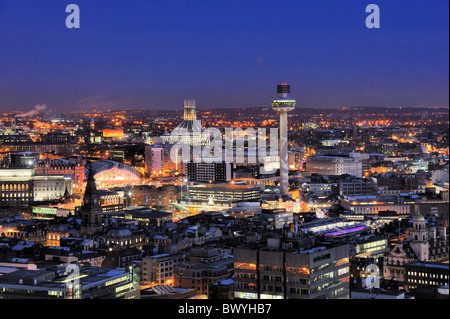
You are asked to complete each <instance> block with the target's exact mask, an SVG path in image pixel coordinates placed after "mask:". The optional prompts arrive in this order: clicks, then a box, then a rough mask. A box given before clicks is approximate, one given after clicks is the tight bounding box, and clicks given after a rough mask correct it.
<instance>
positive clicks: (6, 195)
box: [0, 193, 33, 198]
mask: <svg viewBox="0 0 450 319" xmlns="http://www.w3.org/2000/svg"><path fill="white" fill-rule="evenodd" d="M0 195H1V197H6V198H13V197H14V198H16V197H32V196H33V194H32V193H12V194H5V193H1V194H0Z"/></svg>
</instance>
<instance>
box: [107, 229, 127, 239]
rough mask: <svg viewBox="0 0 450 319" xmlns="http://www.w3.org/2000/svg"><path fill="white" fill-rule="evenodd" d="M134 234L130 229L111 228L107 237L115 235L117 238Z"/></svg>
mask: <svg viewBox="0 0 450 319" xmlns="http://www.w3.org/2000/svg"><path fill="white" fill-rule="evenodd" d="M130 236H133V234H132V233H131V231H130V230H128V229H126V228H125V229H111V230H110V231H109V232H108V233H107V234H106V237H115V238H121V237H130Z"/></svg>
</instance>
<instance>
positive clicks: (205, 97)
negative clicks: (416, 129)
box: [0, 0, 449, 111]
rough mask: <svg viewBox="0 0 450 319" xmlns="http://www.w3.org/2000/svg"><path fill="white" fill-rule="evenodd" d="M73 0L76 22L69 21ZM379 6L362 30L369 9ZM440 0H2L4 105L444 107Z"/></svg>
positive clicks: (444, 7)
mask: <svg viewBox="0 0 450 319" xmlns="http://www.w3.org/2000/svg"><path fill="white" fill-rule="evenodd" d="M70 3H75V4H77V5H79V7H80V10H81V28H80V29H68V28H66V26H65V20H66V17H67V16H68V13H66V12H65V9H66V6H67V5H68V4H70ZM370 3H375V4H377V5H379V7H380V10H381V28H380V29H368V28H367V27H366V25H365V20H366V17H367V15H368V13H366V12H365V8H366V6H367V5H368V4H370ZM448 12H449V1H447V0H431V1H430V0H427V1H425V0H422V1H415V0H409V1H403V0H395V1H393V0H386V1H382V0H370V1H362V0H344V1H341V0H340V1H336V0H333V1H331V0H304V1H300V0H288V1H286V0H284V1H283V0H278V1H264V0H258V1H256V0H255V1H254V0H232V1H225V0H176V1H175V0H165V1H161V0H159V1H154V0H146V1H143V0H142V1H141V0H139V1H138V0H133V1H125V0H110V1H103V0H71V1H65V0H0V111H10V110H24V111H26V110H29V109H32V108H33V107H34V106H35V105H37V104H46V105H47V106H48V109H51V110H56V111H64V110H82V109H92V108H96V109H108V108H110V109H125V108H128V109H162V108H181V107H182V106H183V100H184V99H196V100H197V107H198V108H200V109H201V108H217V107H221V108H224V107H225V108H226V107H246V106H268V105H269V104H270V100H271V99H273V98H275V97H276V85H277V84H278V83H281V82H288V83H290V84H291V92H292V93H291V97H293V98H295V99H297V101H298V104H297V107H336V106H362V105H365V106H448V105H449V104H448V101H449V89H448V86H449V42H448V37H449V13H448Z"/></svg>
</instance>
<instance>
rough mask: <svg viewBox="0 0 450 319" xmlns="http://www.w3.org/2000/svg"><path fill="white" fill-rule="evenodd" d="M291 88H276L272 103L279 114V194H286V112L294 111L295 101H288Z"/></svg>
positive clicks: (287, 190) (281, 86) (285, 86)
mask: <svg viewBox="0 0 450 319" xmlns="http://www.w3.org/2000/svg"><path fill="white" fill-rule="evenodd" d="M290 92H291V86H290V85H288V84H286V83H283V84H280V85H278V86H277V93H278V94H280V97H279V98H278V99H276V100H273V101H272V108H273V109H274V110H275V111H277V112H279V113H280V192H281V194H288V192H289V183H288V178H289V177H288V169H289V168H288V165H289V163H288V160H289V158H288V133H287V131H288V130H287V112H289V111H292V110H294V109H295V104H296V102H295V100H293V99H288V97H287V95H288V93H290Z"/></svg>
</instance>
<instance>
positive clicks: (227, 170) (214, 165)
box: [186, 162, 232, 182]
mask: <svg viewBox="0 0 450 319" xmlns="http://www.w3.org/2000/svg"><path fill="white" fill-rule="evenodd" d="M186 173H187V177H188V180H189V181H192V182H193V181H196V182H229V181H231V180H232V168H231V163H226V162H201V163H195V162H189V163H187V164H186Z"/></svg>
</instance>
